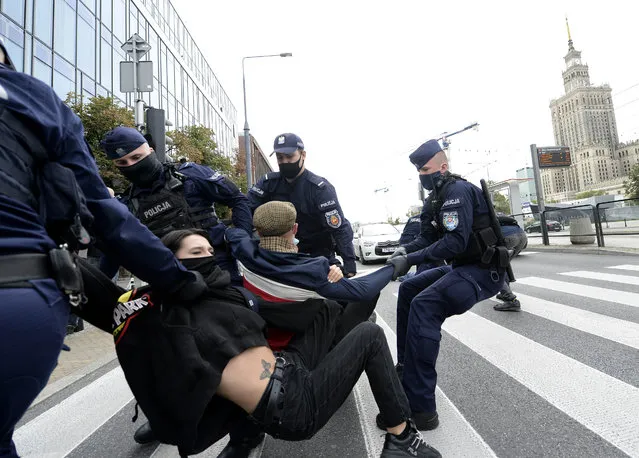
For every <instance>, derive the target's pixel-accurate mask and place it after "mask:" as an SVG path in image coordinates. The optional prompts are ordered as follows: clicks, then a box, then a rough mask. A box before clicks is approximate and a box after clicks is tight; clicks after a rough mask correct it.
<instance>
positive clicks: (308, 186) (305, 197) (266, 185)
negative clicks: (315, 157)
mask: <svg viewBox="0 0 639 458" xmlns="http://www.w3.org/2000/svg"><path fill="white" fill-rule="evenodd" d="M248 198H249V200H250V205H251V210H253V211H255V209H256V208H257V207H259V206H260V205H262V204H264V203H266V202H270V201H272V200H282V201H285V202H291V203H292V204H293V205H294V206H295V210H297V223H298V224H299V229H298V232H297V235H296V237H297V238H298V239H299V245H298V248H299V250H300V252H302V253H308V254H310V255H311V256H325V257H327V258H329V259H331V260H332V259H334V255H335V251H336V250H337V254H339V255H340V256H341V257H342V259H343V260H344V270H345V271H346V272H353V273H354V272H356V267H355V250H354V248H353V229H352V228H351V225H350V223H349V222H348V220H346V218H345V217H344V212H342V207H341V206H340V204H339V200H338V199H337V194H336V193H335V188H334V187H333V185H331V184H330V183H329V182H328V180H326V179H325V178H322V177H320V176H317V175H315V174H314V173H312V172H310V171H309V170H305V171H304V172H303V173H302V174H301V175H300V176H299V177H297V178H296V179H295V180H294V181H293V182H291V183H289V182H288V180H286V178H284V177H283V176H281V174H280V172H271V173H268V174H266V175H265V176H264V177H263V178H262V179H261V180H260V181H259V182H258V183H257V184H256V185H255V186H253V187H252V188H251V189H250V191H249V193H248Z"/></svg>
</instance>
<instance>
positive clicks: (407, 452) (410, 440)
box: [381, 421, 442, 458]
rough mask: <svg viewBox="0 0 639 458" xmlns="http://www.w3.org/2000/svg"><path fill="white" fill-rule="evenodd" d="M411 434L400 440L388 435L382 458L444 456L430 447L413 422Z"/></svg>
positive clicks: (432, 457) (436, 457)
mask: <svg viewBox="0 0 639 458" xmlns="http://www.w3.org/2000/svg"><path fill="white" fill-rule="evenodd" d="M407 428H410V433H409V434H408V437H407V438H406V439H403V440H402V439H400V438H399V437H397V436H395V435H394V434H390V433H386V440H385V441H384V448H383V449H382V455H381V458H400V457H404V456H411V457H416V458H441V456H442V454H441V453H439V452H438V451H437V450H435V449H434V448H433V447H431V446H430V445H428V444H427V443H426V441H425V440H424V438H423V437H422V434H421V433H420V432H419V431H417V429H415V425H414V424H413V423H412V422H410V421H409V422H408V426H407Z"/></svg>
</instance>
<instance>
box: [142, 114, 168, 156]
mask: <svg viewBox="0 0 639 458" xmlns="http://www.w3.org/2000/svg"><path fill="white" fill-rule="evenodd" d="M144 137H145V138H146V139H147V141H148V143H149V146H151V148H153V149H154V150H155V154H156V156H157V157H158V159H159V160H160V162H164V161H165V160H166V120H165V117H164V110H161V109H159V108H152V107H149V108H147V110H146V135H145V136H144Z"/></svg>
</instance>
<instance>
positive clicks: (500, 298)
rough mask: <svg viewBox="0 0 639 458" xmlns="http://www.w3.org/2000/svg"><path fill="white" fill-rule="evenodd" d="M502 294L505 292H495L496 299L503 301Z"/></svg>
mask: <svg viewBox="0 0 639 458" xmlns="http://www.w3.org/2000/svg"><path fill="white" fill-rule="evenodd" d="M504 296H505V294H503V293H497V295H496V296H495V299H497V300H498V301H503V300H504Z"/></svg>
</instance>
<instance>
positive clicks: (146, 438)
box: [133, 421, 157, 445]
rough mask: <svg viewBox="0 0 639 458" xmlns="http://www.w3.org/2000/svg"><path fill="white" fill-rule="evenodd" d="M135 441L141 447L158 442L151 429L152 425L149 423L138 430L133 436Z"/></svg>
mask: <svg viewBox="0 0 639 458" xmlns="http://www.w3.org/2000/svg"><path fill="white" fill-rule="evenodd" d="M133 440H134V441H136V442H137V443H138V444H141V445H145V444H150V443H151V442H155V441H156V440H157V439H156V438H155V433H154V432H153V430H152V429H151V425H150V424H149V422H148V421H147V422H146V423H144V424H143V425H142V426H140V427H139V428H138V430H137V431H136V432H135V434H134V435H133Z"/></svg>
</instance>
